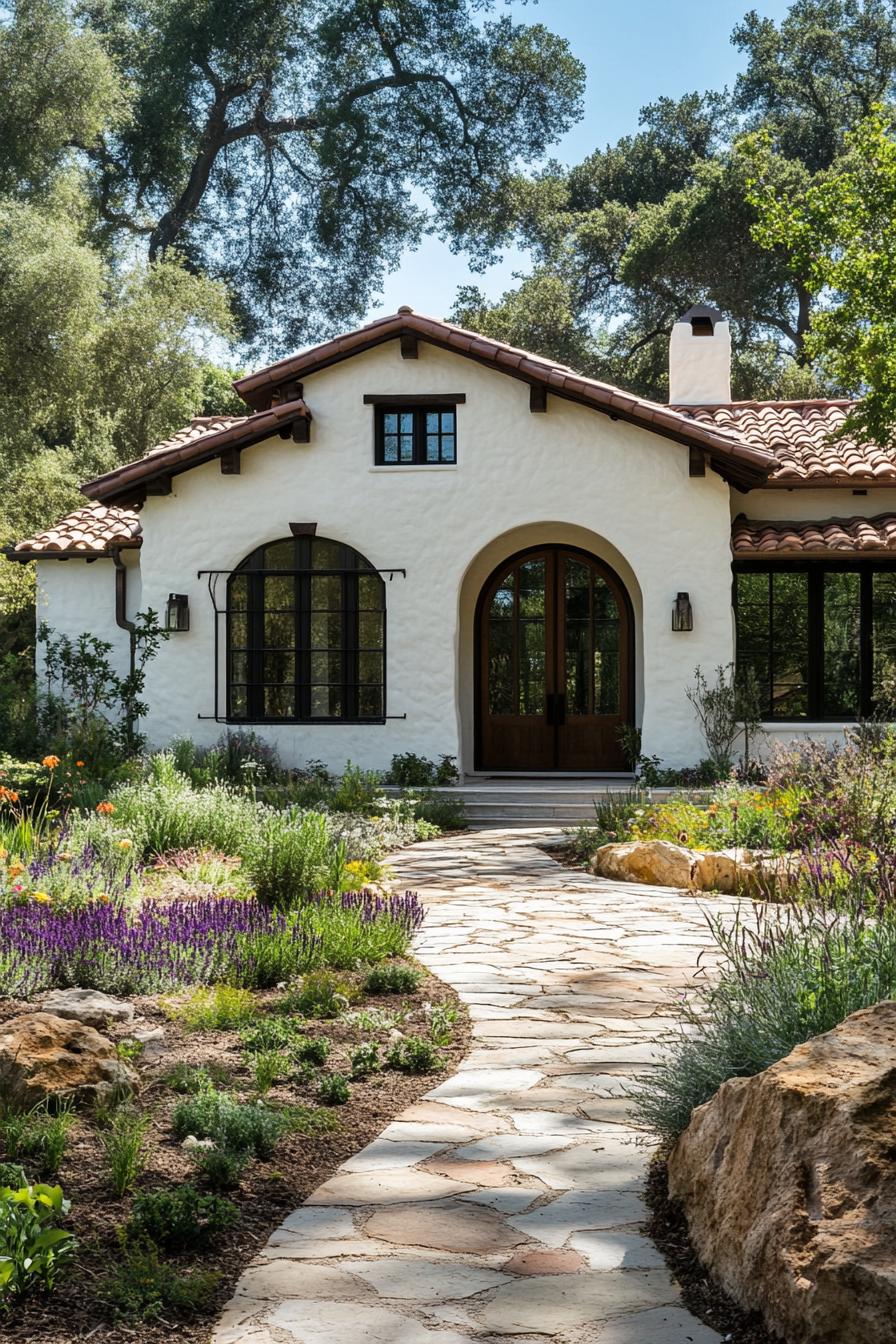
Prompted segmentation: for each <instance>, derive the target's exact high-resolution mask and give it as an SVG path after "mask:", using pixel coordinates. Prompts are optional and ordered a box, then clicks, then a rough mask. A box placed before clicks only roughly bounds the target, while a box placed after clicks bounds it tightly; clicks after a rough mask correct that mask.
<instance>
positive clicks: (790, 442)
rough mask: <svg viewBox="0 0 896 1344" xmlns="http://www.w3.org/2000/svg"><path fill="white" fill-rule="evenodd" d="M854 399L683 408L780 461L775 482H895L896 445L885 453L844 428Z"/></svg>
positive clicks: (782, 483) (824, 483)
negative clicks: (841, 435)
mask: <svg viewBox="0 0 896 1344" xmlns="http://www.w3.org/2000/svg"><path fill="white" fill-rule="evenodd" d="M852 405H853V403H852V402H850V401H764V402H763V401H739V402H732V403H731V405H727V406H692V407H688V408H684V407H682V408H681V409H682V410H685V412H686V414H687V415H689V416H690V417H691V418H692V419H694V420H697V421H698V422H699V423H701V424H712V425H716V426H717V427H718V428H720V429H725V430H728V431H730V432H733V433H737V434H740V435H742V437H743V438H744V439H745V440H746V441H747V442H748V443H751V444H753V445H754V446H755V447H757V448H764V449H766V450H767V451H769V452H772V453H774V455H775V457H776V458H777V460H778V466H777V468H776V469H775V470H774V471H773V472H772V475H771V477H770V480H769V484H770V485H782V486H793V485H800V484H815V485H831V484H846V485H859V484H860V485H877V484H884V485H892V484H894V483H896V446H894V448H893V450H892V451H889V452H888V451H885V450H884V449H882V448H879V447H877V446H876V445H875V444H868V443H859V442H857V441H856V440H855V439H854V438H852V437H850V436H849V435H847V436H846V437H844V438H834V437H833V436H834V435H835V434H836V432H837V431H838V430H839V429H841V427H842V425H843V422H844V420H845V419H846V416H847V412H848V411H849V410H850V408H851V407H852Z"/></svg>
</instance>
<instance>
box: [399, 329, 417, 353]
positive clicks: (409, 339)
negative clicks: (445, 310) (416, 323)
mask: <svg viewBox="0 0 896 1344" xmlns="http://www.w3.org/2000/svg"><path fill="white" fill-rule="evenodd" d="M398 343H399V346H400V347H401V357H402V359H416V358H417V333H416V331H402V332H399V336H398Z"/></svg>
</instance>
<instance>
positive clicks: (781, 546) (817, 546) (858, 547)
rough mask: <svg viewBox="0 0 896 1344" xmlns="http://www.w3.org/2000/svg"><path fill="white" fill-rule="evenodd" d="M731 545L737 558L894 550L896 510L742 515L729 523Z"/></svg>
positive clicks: (895, 544)
mask: <svg viewBox="0 0 896 1344" xmlns="http://www.w3.org/2000/svg"><path fill="white" fill-rule="evenodd" d="M731 549H732V551H733V552H734V555H735V557H736V558H737V557H741V558H742V557H747V556H751V557H754V558H755V557H758V556H790V555H794V556H797V555H798V556H804V557H805V556H812V555H819V556H825V555H827V556H830V555H833V554H842V553H843V552H844V551H845V552H853V553H855V552H857V551H861V552H862V553H863V554H865V553H868V552H875V551H878V552H882V551H887V552H896V514H893V513H882V514H879V515H878V516H877V517H876V518H829V519H827V520H826V521H825V522H818V523H777V522H776V523H769V522H765V521H764V520H761V519H750V518H744V517H743V516H741V517H739V518H735V520H734V522H733V523H732V525H731Z"/></svg>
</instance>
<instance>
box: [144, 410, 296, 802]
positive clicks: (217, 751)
mask: <svg viewBox="0 0 896 1344" xmlns="http://www.w3.org/2000/svg"><path fill="white" fill-rule="evenodd" d="M243 410H245V407H243ZM170 752H171V758H172V760H173V762H174V768H175V769H176V770H177V772H178V773H179V774H181V775H184V776H185V777H186V778H187V779H189V781H190V783H191V784H192V785H193V786H194V787H196V788H207V787H208V785H209V784H214V783H218V784H231V785H233V786H235V787H237V788H247V787H248V788H253V789H254V788H255V787H256V786H257V785H258V784H259V783H261V782H262V781H263V780H270V779H276V778H278V777H279V776H280V774H281V773H282V771H281V766H280V760H279V757H278V755H277V751H276V748H274V747H272V746H271V745H270V744H269V743H267V742H265V741H264V740H263V739H262V738H260V737H259V736H258V734H257V733H254V732H251V731H249V732H230V731H228V732H226V733H222V734H221V736H220V737H219V738H218V741H217V742H216V743H215V745H214V746H213V747H197V746H196V744H195V743H194V742H191V741H190V739H189V738H188V737H181V738H177V739H176V741H174V742H172V743H171V747H170Z"/></svg>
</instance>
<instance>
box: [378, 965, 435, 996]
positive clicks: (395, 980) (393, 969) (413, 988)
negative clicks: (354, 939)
mask: <svg viewBox="0 0 896 1344" xmlns="http://www.w3.org/2000/svg"><path fill="white" fill-rule="evenodd" d="M421 978H422V975H421V972H420V971H418V970H416V969H415V968H414V967H413V966H402V965H396V964H394V963H391V962H385V963H384V964H383V965H382V966H376V967H374V969H373V970H372V971H371V972H370V974H369V975H368V976H367V977H366V978H365V980H364V993H365V994H416V992H417V990H418V989H419V988H420V980H421Z"/></svg>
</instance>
